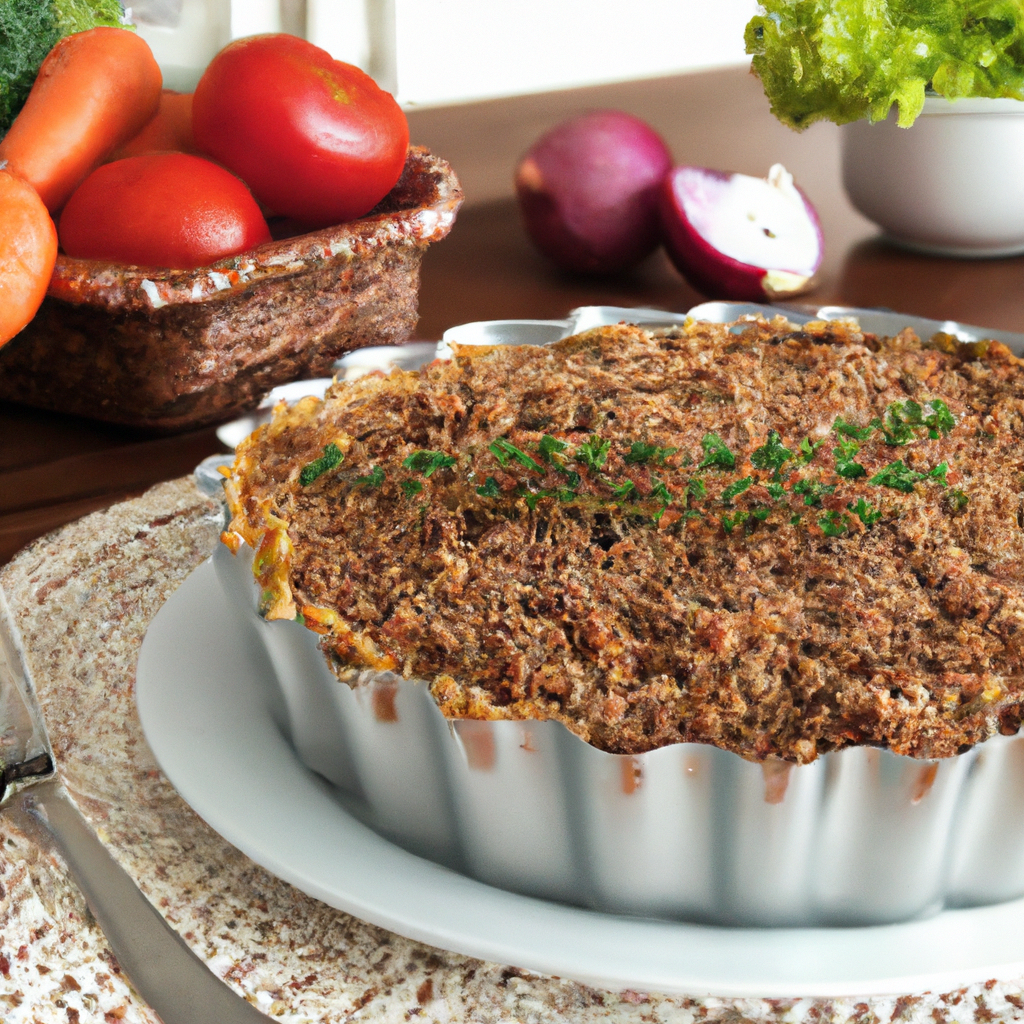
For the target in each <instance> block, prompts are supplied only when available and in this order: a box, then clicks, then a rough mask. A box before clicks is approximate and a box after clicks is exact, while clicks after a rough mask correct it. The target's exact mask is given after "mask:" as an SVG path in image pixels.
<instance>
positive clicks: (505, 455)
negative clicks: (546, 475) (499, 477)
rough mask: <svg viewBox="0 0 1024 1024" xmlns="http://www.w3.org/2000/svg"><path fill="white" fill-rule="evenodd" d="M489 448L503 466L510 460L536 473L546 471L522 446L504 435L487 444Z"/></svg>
mask: <svg viewBox="0 0 1024 1024" xmlns="http://www.w3.org/2000/svg"><path fill="white" fill-rule="evenodd" d="M487 450H488V451H489V452H490V453H491V454H492V455H493V456H494V457H495V458H496V459H497V460H498V462H499V464H500V465H501V466H502V468H504V467H505V466H507V465H508V464H509V463H510V462H512V461H515V462H518V463H519V464H520V465H522V466H525V467H526V468H527V469H529V470H532V471H533V472H534V473H543V472H544V467H543V466H542V465H541V464H540V463H539V462H537V461H536V460H535V459H532V458H531V457H530V456H529V455H527V454H526V452H524V451H523V450H522V449H521V448H517V447H516V446H515V445H514V444H513V443H512V442H511V441H509V440H507V439H506V438H504V437H499V438H497V440H495V441H492V442H491V443H490V444H489V445H488V446H487Z"/></svg>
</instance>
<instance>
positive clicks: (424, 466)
mask: <svg viewBox="0 0 1024 1024" xmlns="http://www.w3.org/2000/svg"><path fill="white" fill-rule="evenodd" d="M458 461H459V460H458V459H457V458H455V456H454V455H445V453H444V452H434V451H430V450H428V449H426V448H421V449H420V450H419V451H418V452H413V453H412V455H410V456H408V457H407V458H406V459H405V460H404V461H403V462H402V465H403V466H404V467H405V468H406V469H411V470H412V471H413V472H414V473H422V474H423V475H424V476H431V475H432V474H434V473H436V472H437V471H438V470H439V469H451V467H452V466H454V465H455V464H456V463H457V462H458Z"/></svg>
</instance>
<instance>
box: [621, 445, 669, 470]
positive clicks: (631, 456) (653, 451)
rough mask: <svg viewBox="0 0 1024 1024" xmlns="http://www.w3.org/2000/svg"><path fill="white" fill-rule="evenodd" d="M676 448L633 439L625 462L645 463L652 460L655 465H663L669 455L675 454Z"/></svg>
mask: <svg viewBox="0 0 1024 1024" xmlns="http://www.w3.org/2000/svg"><path fill="white" fill-rule="evenodd" d="M677 451H679V449H678V448H660V447H659V446H658V445H656V444H644V442H643V441H634V442H633V446H632V447H631V448H630V449H629V453H628V454H627V455H626V462H629V463H632V464H634V465H645V464H646V463H648V462H654V463H655V464H656V465H664V464H665V460H666V459H667V458H668V457H669V456H670V455H675V453H676V452H677Z"/></svg>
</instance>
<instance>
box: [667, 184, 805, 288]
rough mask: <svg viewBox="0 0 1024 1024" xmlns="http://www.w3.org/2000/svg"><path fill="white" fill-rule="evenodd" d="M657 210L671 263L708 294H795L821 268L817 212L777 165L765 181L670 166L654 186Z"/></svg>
mask: <svg viewBox="0 0 1024 1024" xmlns="http://www.w3.org/2000/svg"><path fill="white" fill-rule="evenodd" d="M660 212H661V224H662V233H663V237H664V241H665V248H666V249H667V250H668V254H669V256H670V257H671V259H672V262H673V263H674V264H675V265H676V267H677V268H678V270H679V272H680V273H681V274H682V275H683V276H684V277H685V278H686V279H687V280H688V281H689V282H690V284H692V285H693V286H694V287H695V288H697V289H699V290H700V291H701V292H703V293H704V294H705V295H708V296H710V297H713V298H722V299H748V300H753V301H760V300H762V299H766V298H767V299H779V298H785V297H788V296H792V295H797V294H798V293H800V292H802V291H806V290H807V289H808V288H809V287H810V286H811V283H812V278H813V277H814V274H815V272H816V271H817V269H818V267H819V266H821V260H822V256H823V255H824V250H825V241H824V237H823V236H822V233H821V224H820V223H819V221H818V214H817V213H816V212H815V209H814V207H813V206H812V205H811V202H810V200H809V199H808V198H807V196H805V195H804V193H803V192H802V191H801V190H800V189H799V188H798V187H797V186H796V185H795V184H794V183H793V176H792V175H791V174H790V173H789V172H788V171H787V170H786V168H785V167H783V166H782V164H775V165H774V166H773V167H772V168H771V170H770V171H769V172H768V177H767V178H754V177H751V176H750V175H748V174H731V173H729V172H726V171H715V170H710V169H709V168H706V167H676V168H674V169H673V170H672V172H671V173H670V174H669V175H668V176H667V177H666V178H665V180H664V182H663V184H662V188H661V201H660Z"/></svg>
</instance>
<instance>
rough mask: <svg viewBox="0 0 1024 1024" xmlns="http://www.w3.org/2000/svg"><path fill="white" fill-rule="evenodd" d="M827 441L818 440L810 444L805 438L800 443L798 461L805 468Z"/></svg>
mask: <svg viewBox="0 0 1024 1024" xmlns="http://www.w3.org/2000/svg"><path fill="white" fill-rule="evenodd" d="M827 440H828V438H826V437H822V438H819V439H818V440H817V441H815V442H813V443H812V442H811V439H810V438H809V437H805V438H804V439H803V440H802V441H801V442H800V461H801V462H802V463H803V464H804V465H805V466H806V465H807V463H808V462H810V461H811V459H813V458H814V456H815V455H816V454H817V452H818V449H819V448H820V447H821V446H822V445H823V444H824V443H825V442H826V441H827Z"/></svg>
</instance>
